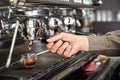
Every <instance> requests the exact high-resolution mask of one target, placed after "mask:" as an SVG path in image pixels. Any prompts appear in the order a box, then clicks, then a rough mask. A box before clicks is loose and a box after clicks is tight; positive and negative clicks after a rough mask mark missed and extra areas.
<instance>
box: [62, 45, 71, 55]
mask: <svg viewBox="0 0 120 80" xmlns="http://www.w3.org/2000/svg"><path fill="white" fill-rule="evenodd" d="M71 49H72V46H71V45H69V46H68V47H67V49H66V50H65V52H64V54H63V55H64V56H65V57H71V55H70V54H69V53H70V51H71Z"/></svg>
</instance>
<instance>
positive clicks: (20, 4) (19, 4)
mask: <svg viewBox="0 0 120 80" xmlns="http://www.w3.org/2000/svg"><path fill="white" fill-rule="evenodd" d="M17 5H18V6H24V5H25V3H24V2H18V4H17Z"/></svg>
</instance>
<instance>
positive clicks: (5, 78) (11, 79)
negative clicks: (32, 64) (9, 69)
mask: <svg viewBox="0 0 120 80" xmlns="http://www.w3.org/2000/svg"><path fill="white" fill-rule="evenodd" d="M0 80H19V79H18V78H14V77H9V76H0Z"/></svg>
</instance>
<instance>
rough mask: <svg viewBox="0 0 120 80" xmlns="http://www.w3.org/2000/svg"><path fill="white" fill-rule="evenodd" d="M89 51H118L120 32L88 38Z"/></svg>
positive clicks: (119, 47)
mask: <svg viewBox="0 0 120 80" xmlns="http://www.w3.org/2000/svg"><path fill="white" fill-rule="evenodd" d="M88 41H89V50H90V51H93V50H115V49H120V30H117V31H113V32H109V33H106V34H105V35H103V36H88Z"/></svg>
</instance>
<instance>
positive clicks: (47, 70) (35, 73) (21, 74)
mask: <svg viewBox="0 0 120 80" xmlns="http://www.w3.org/2000/svg"><path fill="white" fill-rule="evenodd" d="M85 55H86V53H81V54H79V55H78V56H76V57H75V56H74V57H72V58H64V57H63V56H60V55H57V54H53V53H50V52H47V53H45V54H42V55H40V56H38V60H37V64H36V65H35V66H34V67H33V68H25V67H24V66H23V65H22V64H21V63H20V62H16V63H14V64H12V65H10V68H8V69H6V68H4V69H2V70H1V71H0V80H1V79H2V80H6V79H5V78H8V77H9V78H15V79H12V80H37V79H40V80H46V79H44V78H43V79H41V78H42V77H44V76H45V75H47V77H50V76H48V75H54V74H55V73H57V72H58V73H59V71H61V70H64V69H65V68H66V67H68V66H69V65H70V64H73V63H74V62H75V61H77V60H79V59H80V58H81V59H82V58H83V57H84V56H85ZM90 56H91V55H89V57H90ZM53 71H54V72H53ZM53 73H54V74H53ZM3 77H4V79H3Z"/></svg>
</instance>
